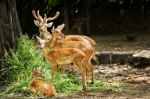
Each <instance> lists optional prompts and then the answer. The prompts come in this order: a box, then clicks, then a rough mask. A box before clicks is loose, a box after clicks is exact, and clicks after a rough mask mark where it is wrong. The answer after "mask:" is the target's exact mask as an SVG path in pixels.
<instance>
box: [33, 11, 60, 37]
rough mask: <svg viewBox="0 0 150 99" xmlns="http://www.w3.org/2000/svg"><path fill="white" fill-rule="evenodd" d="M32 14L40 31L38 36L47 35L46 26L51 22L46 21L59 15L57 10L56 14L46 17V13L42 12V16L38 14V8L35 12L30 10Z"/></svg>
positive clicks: (49, 25) (50, 24)
mask: <svg viewBox="0 0 150 99" xmlns="http://www.w3.org/2000/svg"><path fill="white" fill-rule="evenodd" d="M32 14H33V16H34V18H35V20H34V24H35V25H36V26H37V27H39V31H40V37H42V38H46V37H47V35H49V32H48V30H47V28H48V27H51V26H52V24H53V22H50V23H48V22H49V21H53V20H55V19H56V18H57V17H58V16H59V12H56V14H55V15H54V16H53V17H48V18H47V16H46V14H44V18H43V17H42V16H41V15H40V13H39V10H38V11H37V14H36V12H35V10H33V11H32Z"/></svg>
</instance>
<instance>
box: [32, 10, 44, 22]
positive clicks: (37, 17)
mask: <svg viewBox="0 0 150 99" xmlns="http://www.w3.org/2000/svg"><path fill="white" fill-rule="evenodd" d="M32 14H33V16H34V18H35V19H36V20H38V21H39V22H43V18H42V16H41V15H40V14H39V10H38V11H37V15H36V13H35V10H32Z"/></svg>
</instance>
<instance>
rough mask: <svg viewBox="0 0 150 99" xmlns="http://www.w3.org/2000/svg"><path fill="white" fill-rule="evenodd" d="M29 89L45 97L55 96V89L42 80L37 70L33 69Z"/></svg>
mask: <svg viewBox="0 0 150 99" xmlns="http://www.w3.org/2000/svg"><path fill="white" fill-rule="evenodd" d="M29 89H30V91H31V92H33V93H37V94H38V95H40V96H42V97H45V96H50V97H51V96H56V89H55V87H54V86H53V84H52V83H51V82H49V81H45V80H44V79H43V75H42V74H41V72H40V71H39V70H38V69H34V70H33V72H32V80H31V82H30V84H29Z"/></svg>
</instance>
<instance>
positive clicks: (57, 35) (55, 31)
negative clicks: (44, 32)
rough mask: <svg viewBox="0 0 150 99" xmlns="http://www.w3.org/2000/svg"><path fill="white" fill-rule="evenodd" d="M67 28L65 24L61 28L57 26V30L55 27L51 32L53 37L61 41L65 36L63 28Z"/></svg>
mask: <svg viewBox="0 0 150 99" xmlns="http://www.w3.org/2000/svg"><path fill="white" fill-rule="evenodd" d="M64 27H65V24H61V25H59V26H57V28H55V27H54V26H53V28H52V30H51V32H52V37H55V38H57V39H61V38H64V37H65V35H64V34H63V33H62V30H63V28H64Z"/></svg>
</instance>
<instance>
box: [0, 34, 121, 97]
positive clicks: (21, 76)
mask: <svg viewBox="0 0 150 99" xmlns="http://www.w3.org/2000/svg"><path fill="white" fill-rule="evenodd" d="M7 62H8V64H9V65H10V70H9V71H8V75H9V76H8V79H9V83H8V84H6V85H5V86H4V88H3V89H1V92H0V95H1V94H3V95H4V94H5V95H8V96H9V95H12V96H14V95H19V96H30V95H32V94H31V93H30V92H29V89H28V84H29V82H30V80H31V74H32V70H33V68H34V67H36V68H39V69H40V70H41V72H42V73H43V76H45V77H46V78H45V79H46V80H50V78H51V76H50V72H51V71H50V64H48V63H47V62H46V61H44V60H43V57H42V55H41V53H40V52H37V51H36V44H35V42H34V40H33V39H29V37H28V36H27V35H22V36H21V37H20V38H19V39H18V40H17V49H16V50H12V51H11V54H10V55H9V56H8V58H7ZM53 84H54V86H55V87H56V90H57V94H58V95H59V96H64V95H72V94H74V93H76V92H77V91H80V90H82V81H81V79H80V78H79V76H76V75H71V74H63V73H61V72H57V73H56V77H55V79H54V81H53ZM109 87H110V86H108V83H107V81H98V80H95V83H94V84H93V85H91V84H88V88H89V89H97V88H101V89H105V88H106V89H107V88H109ZM112 88H113V87H112ZM115 88H117V89H118V88H119V87H115ZM109 89H110V88H109Z"/></svg>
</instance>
